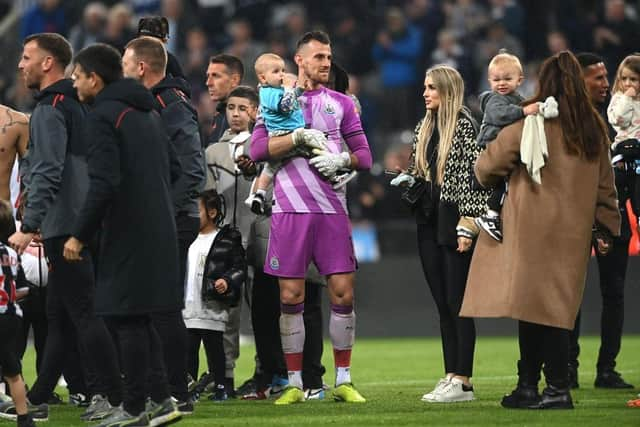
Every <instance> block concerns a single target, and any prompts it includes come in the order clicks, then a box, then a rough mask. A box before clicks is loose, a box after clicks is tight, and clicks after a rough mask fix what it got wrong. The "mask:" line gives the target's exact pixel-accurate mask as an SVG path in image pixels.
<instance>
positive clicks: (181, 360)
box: [122, 37, 205, 413]
mask: <svg viewBox="0 0 640 427" xmlns="http://www.w3.org/2000/svg"><path fill="white" fill-rule="evenodd" d="M166 64H167V52H166V50H165V48H164V46H163V45H162V43H161V42H160V41H159V40H158V39H154V38H151V37H139V38H137V39H133V40H131V41H130V42H129V44H127V47H126V48H125V52H124V56H123V57H122V68H123V72H124V76H125V77H129V78H133V79H136V80H138V81H139V82H140V83H142V85H143V86H145V87H146V88H147V89H149V90H151V93H152V94H153V96H154V101H155V102H156V111H158V112H159V113H160V118H161V119H162V122H163V123H164V125H165V128H166V130H167V133H168V135H169V140H170V142H171V145H172V148H173V150H174V151H175V152H176V154H177V157H178V159H179V161H180V166H181V172H182V173H181V175H180V178H178V180H177V181H176V182H175V183H174V184H173V188H172V191H171V196H172V199H173V206H174V209H175V219H176V228H177V232H178V266H179V273H180V274H179V278H180V282H179V283H176V286H178V287H179V289H180V293H179V294H180V305H183V304H184V292H183V291H184V277H185V268H186V262H187V255H188V252H189V246H190V245H191V243H193V241H194V240H195V238H196V237H197V236H198V230H199V229H200V217H199V210H198V195H199V194H200V192H201V191H202V190H203V188H204V182H205V169H204V168H205V166H204V153H203V150H202V144H201V142H200V131H199V129H198V118H197V113H196V111H195V109H194V108H193V106H192V105H191V102H190V101H189V99H188V97H187V95H186V93H187V92H188V88H187V87H186V86H187V83H186V82H185V81H184V80H183V79H181V78H178V77H170V76H166V72H165V69H166ZM152 318H153V322H154V325H155V327H156V329H157V330H158V332H159V334H160V337H161V340H162V342H163V349H164V357H165V359H164V360H165V364H166V368H167V374H168V377H169V378H168V379H169V384H170V386H171V394H172V395H173V397H175V398H176V399H177V400H178V402H179V404H178V405H179V407H180V409H181V412H183V413H190V412H191V411H193V406H192V404H191V403H190V402H189V398H188V393H187V329H186V327H185V324H184V320H183V318H182V312H181V311H175V312H171V313H154V314H153V316H152Z"/></svg>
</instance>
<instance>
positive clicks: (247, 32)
mask: <svg viewBox="0 0 640 427" xmlns="http://www.w3.org/2000/svg"><path fill="white" fill-rule="evenodd" d="M227 33H228V34H229V37H230V39H231V43H230V44H229V46H227V48H226V49H225V53H228V54H229V55H233V56H235V57H236V58H239V59H240V61H242V65H243V66H244V69H245V70H246V74H245V77H244V79H243V84H246V85H247V86H251V87H256V86H257V85H258V79H257V77H256V73H254V72H253V63H254V62H255V61H256V59H257V58H258V56H260V55H261V54H263V53H264V52H265V51H266V50H265V49H266V46H265V45H264V43H260V42H257V41H255V40H253V37H252V29H251V23H250V22H249V21H247V20H246V19H243V18H240V19H234V20H233V21H231V22H230V23H229V25H228V26H227Z"/></svg>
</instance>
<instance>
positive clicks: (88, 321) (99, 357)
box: [28, 236, 122, 404]
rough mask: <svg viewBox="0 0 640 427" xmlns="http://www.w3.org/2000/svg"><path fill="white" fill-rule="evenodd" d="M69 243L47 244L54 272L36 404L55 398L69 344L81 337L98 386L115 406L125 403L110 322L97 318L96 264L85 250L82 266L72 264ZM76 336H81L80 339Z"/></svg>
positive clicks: (35, 389) (61, 239)
mask: <svg viewBox="0 0 640 427" xmlns="http://www.w3.org/2000/svg"><path fill="white" fill-rule="evenodd" d="M66 239H67V237H64V236H63V237H57V238H52V239H47V240H45V241H44V246H45V251H46V253H47V257H48V259H49V264H50V272H49V283H48V285H47V286H48V291H47V319H48V323H49V325H48V336H47V343H46V346H45V351H44V358H43V360H42V366H41V368H40V373H39V375H38V379H37V380H36V382H35V384H34V385H33V387H32V389H31V390H30V391H29V394H28V397H29V400H30V401H31V402H32V403H34V404H40V403H43V402H46V401H47V400H48V398H49V396H51V393H52V392H53V390H54V388H55V386H56V383H57V382H58V378H59V377H60V374H61V373H62V370H63V368H64V366H65V361H66V358H67V343H68V340H69V338H68V337H71V336H75V333H77V339H78V340H80V341H81V343H82V344H81V346H82V348H83V349H84V351H85V354H84V357H83V359H84V361H86V363H87V364H90V365H91V369H90V371H91V372H95V373H96V375H99V379H97V380H96V384H99V385H100V386H101V387H102V388H103V389H102V390H96V392H99V393H102V394H106V395H108V396H109V400H110V401H111V403H112V404H119V403H120V401H121V399H122V398H121V393H122V391H121V379H120V371H119V367H118V363H117V356H116V351H115V347H114V345H113V342H112V341H111V337H110V336H109V332H108V330H107V328H106V326H105V324H104V321H103V320H102V319H100V318H99V317H97V316H96V315H95V312H94V288H95V282H94V276H93V262H92V259H91V255H90V253H89V251H88V250H86V249H83V251H82V253H81V256H82V258H83V260H82V261H79V262H73V263H69V262H67V261H66V260H65V259H64V258H63V256H62V250H63V245H64V242H65V241H66ZM74 332H75V333H74Z"/></svg>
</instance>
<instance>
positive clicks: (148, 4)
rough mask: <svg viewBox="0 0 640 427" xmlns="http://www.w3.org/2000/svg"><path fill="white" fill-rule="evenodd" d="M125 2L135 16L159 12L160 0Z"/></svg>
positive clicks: (129, 0) (132, 0) (157, 13)
mask: <svg viewBox="0 0 640 427" xmlns="http://www.w3.org/2000/svg"><path fill="white" fill-rule="evenodd" d="M126 3H127V4H128V5H129V6H131V12H132V14H133V15H134V16H136V17H142V16H148V15H159V14H160V0H126ZM132 18H133V17H132Z"/></svg>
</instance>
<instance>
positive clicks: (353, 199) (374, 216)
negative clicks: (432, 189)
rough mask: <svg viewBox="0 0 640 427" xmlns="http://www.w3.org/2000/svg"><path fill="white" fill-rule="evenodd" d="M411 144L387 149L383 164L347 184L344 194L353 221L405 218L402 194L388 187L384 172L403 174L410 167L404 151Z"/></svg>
mask: <svg viewBox="0 0 640 427" xmlns="http://www.w3.org/2000/svg"><path fill="white" fill-rule="evenodd" d="M404 146H407V147H408V148H409V151H410V150H411V144H397V145H394V146H391V147H389V149H388V150H387V151H386V153H385V154H384V164H383V165H381V164H379V163H376V164H374V165H373V166H372V167H371V170H370V171H368V172H360V173H358V175H357V177H356V178H355V179H354V180H353V181H352V182H351V183H349V190H348V191H347V194H348V195H349V199H350V206H349V212H350V213H351V216H352V217H353V218H354V219H358V220H368V221H374V222H378V223H380V222H384V221H388V220H391V219H400V218H406V216H407V213H408V208H407V207H406V205H405V204H404V203H403V202H402V201H401V200H400V195H401V194H402V192H403V191H404V190H403V189H401V188H398V187H392V186H390V185H389V180H390V177H389V176H388V175H386V174H385V173H384V170H385V169H387V170H396V168H398V167H399V168H401V169H403V170H406V169H407V168H408V167H409V162H408V157H409V155H408V154H407V151H406V149H405V147H404Z"/></svg>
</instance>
